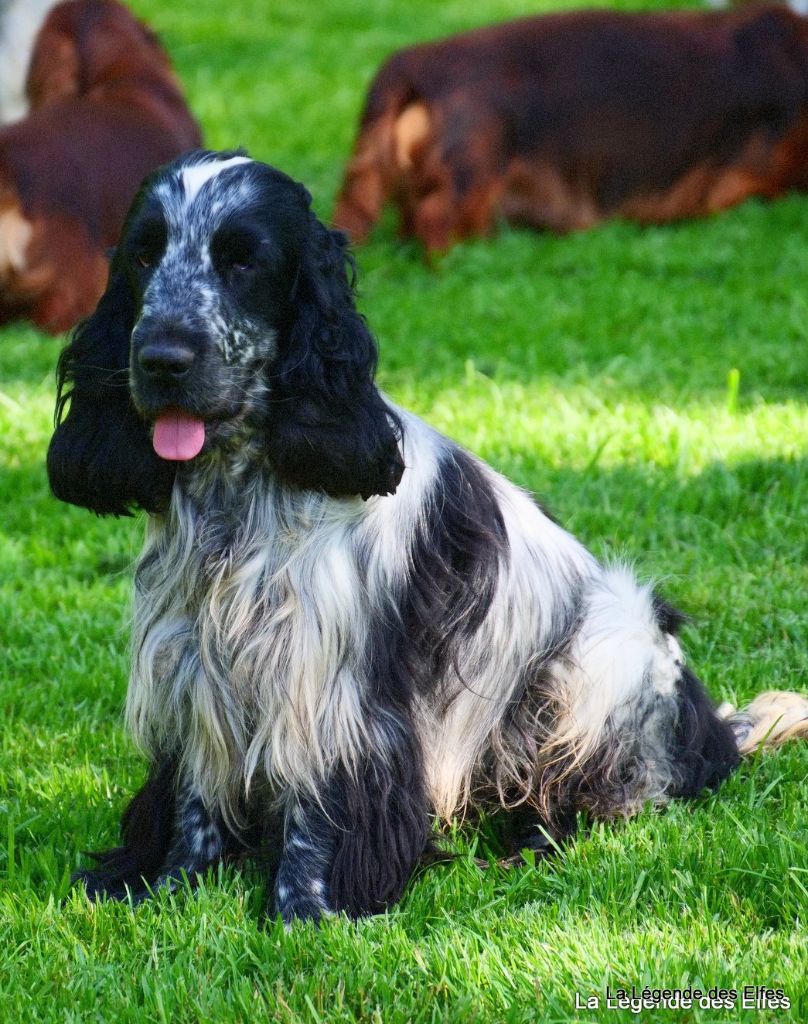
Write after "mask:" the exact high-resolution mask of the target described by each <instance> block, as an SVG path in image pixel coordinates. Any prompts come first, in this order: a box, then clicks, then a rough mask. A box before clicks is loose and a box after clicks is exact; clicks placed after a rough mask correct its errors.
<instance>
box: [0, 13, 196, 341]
mask: <svg viewBox="0 0 808 1024" xmlns="http://www.w3.org/2000/svg"><path fill="white" fill-rule="evenodd" d="M0 34H1V35H2V38H0V62H2V68H0V115H3V116H4V119H6V120H8V119H10V118H14V117H19V118H21V119H19V120H15V121H13V123H10V124H6V125H5V126H4V127H2V128H0V323H6V322H8V321H10V320H13V319H16V318H18V317H24V318H27V319H30V320H33V322H34V323H35V324H37V325H38V326H39V327H41V328H43V329H45V330H48V331H54V332H56V331H63V330H66V329H67V328H69V327H71V326H72V325H73V324H74V323H75V322H76V321H77V320H79V319H80V318H81V317H83V316H86V315H87V314H89V313H90V312H92V310H93V309H94V308H95V305H96V303H97V301H98V299H99V297H100V296H101V294H102V293H103V291H104V287H105V285H106V280H107V250H108V249H109V247H110V246H112V245H114V244H115V243H116V242H117V241H118V236H119V234H120V231H121V228H122V226H123V221H124V217H125V215H126V212H127V210H128V208H129V206H130V204H131V202H132V199H133V198H134V195H135V193H136V192H137V189H138V186H139V185H140V182H141V180H142V179H143V177H144V176H145V175H146V174H148V173H149V172H150V171H152V170H154V168H156V167H158V166H160V165H161V164H164V163H166V162H167V161H168V160H171V159H173V158H174V157H176V156H177V155H178V154H180V153H182V152H184V151H185V150H187V149H192V148H195V147H197V146H199V145H200V142H201V137H200V133H199V129H198V127H197V125H196V122H195V121H194V119H193V117H192V116H191V114H190V112H189V110H188V108H187V106H186V104H185V101H184V99H183V97H182V93H181V91H180V88H179V85H178V83H177V81H176V79H175V78H174V75H173V72H172V70H171V67H170V64H169V61H168V58H167V56H166V54H165V53H164V51H163V50H162V48H161V47H160V45H159V43H158V42H157V40H156V38H155V37H154V35H153V34H152V33H151V32H150V31H149V30H148V29H147V28H145V27H144V26H143V25H141V24H140V23H139V22H137V21H136V20H135V19H134V18H133V17H132V15H131V14H130V13H129V12H128V11H127V10H126V8H125V7H123V6H122V5H121V4H119V3H117V2H116V0H65V2H61V3H60V2H53V0H13V2H12V4H11V5H10V6H9V7H8V8H7V9H6V11H5V12H4V14H3V18H2V26H0Z"/></svg>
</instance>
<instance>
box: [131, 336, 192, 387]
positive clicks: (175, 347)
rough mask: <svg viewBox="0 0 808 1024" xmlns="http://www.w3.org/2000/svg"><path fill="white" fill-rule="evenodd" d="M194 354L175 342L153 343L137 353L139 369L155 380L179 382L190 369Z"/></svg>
mask: <svg viewBox="0 0 808 1024" xmlns="http://www.w3.org/2000/svg"><path fill="white" fill-rule="evenodd" d="M194 358H195V357H194V353H193V352H192V351H191V349H189V348H187V347H186V346H185V345H180V344H177V343H176V342H167V341H164V342H155V343H154V344H152V345H145V346H144V347H143V348H142V349H141V350H140V352H139V353H138V357H137V361H138V363H139V365H140V368H141V369H142V370H143V371H144V373H147V374H148V375H149V376H150V377H153V378H154V379H155V380H168V381H171V380H179V379H180V378H181V377H184V376H185V374H186V373H187V372H188V371H189V370H190V369H191V366H192V364H193V361H194Z"/></svg>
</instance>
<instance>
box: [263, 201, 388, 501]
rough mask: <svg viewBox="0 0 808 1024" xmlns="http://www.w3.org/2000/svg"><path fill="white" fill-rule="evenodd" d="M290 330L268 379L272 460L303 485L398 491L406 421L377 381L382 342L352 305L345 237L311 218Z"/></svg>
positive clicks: (351, 491)
mask: <svg viewBox="0 0 808 1024" xmlns="http://www.w3.org/2000/svg"><path fill="white" fill-rule="evenodd" d="M308 227H309V240H308V244H306V246H305V247H304V251H303V256H302V258H301V263H300V267H299V270H298V273H297V278H296V282H295V286H294V291H293V295H292V300H291V313H290V317H289V323H288V326H287V327H286V329H285V330H284V331H282V333H281V337H280V338H279V357H278V359H277V361H276V362H275V363H274V365H273V367H272V377H271V381H270V422H269V430H268V446H269V452H268V454H269V458H270V461H271V462H272V465H273V468H274V469H275V471H276V472H277V473H278V475H279V476H280V477H281V478H282V479H283V480H284V481H286V482H287V483H290V484H292V485H293V486H295V487H300V488H303V489H308V490H318V491H325V492H326V493H328V494H331V495H334V496H337V497H339V496H347V495H356V494H360V495H361V496H362V497H363V498H369V497H370V496H371V495H373V494H392V493H393V492H394V491H395V489H396V487H397V486H398V482H399V480H400V479H401V474H402V472H403V471H404V463H403V461H402V459H401V454H400V452H399V447H398V438H399V435H400V424H399V422H398V419H397V418H396V416H395V414H394V413H393V412H392V411H391V410H390V409H389V407H388V406H387V405H386V404H385V402H384V400H383V399H382V397H381V395H380V394H379V392H378V390H377V389H376V386H375V384H374V383H373V375H374V373H375V370H376V355H377V353H376V344H375V342H374V340H373V338H372V336H371V334H370V331H369V330H368V328H367V326H366V325H365V322H364V320H363V318H362V317H361V316H360V314H359V313H358V312H357V310H356V308H355V306H354V266H353V261H352V260H351V257H350V255H349V253H348V249H347V244H348V243H347V239H346V238H345V236H344V235H343V234H342V233H341V232H337V231H329V230H328V228H326V227H325V226H324V225H323V224H321V223H320V222H319V221H318V220H317V218H316V217H315V216H314V214H313V213H310V214H309V223H308Z"/></svg>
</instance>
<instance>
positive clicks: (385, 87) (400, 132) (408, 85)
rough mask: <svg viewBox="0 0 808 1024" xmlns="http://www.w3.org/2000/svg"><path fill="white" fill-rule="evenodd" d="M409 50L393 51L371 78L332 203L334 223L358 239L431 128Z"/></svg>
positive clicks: (422, 146) (423, 145) (364, 234)
mask: <svg viewBox="0 0 808 1024" xmlns="http://www.w3.org/2000/svg"><path fill="white" fill-rule="evenodd" d="M412 61H413V56H412V55H411V54H410V53H409V52H408V51H407V50H402V51H400V52H399V53H396V54H394V55H393V56H392V57H391V58H390V60H388V61H387V62H386V63H385V64H384V65H383V66H382V68H381V69H380V71H379V73H378V74H377V75H376V78H375V79H374V80H373V82H372V84H371V86H370V90H369V91H368V95H367V99H366V101H365V108H364V111H363V113H362V117H361V120H360V123H359V131H358V133H357V137H356V142H355V143H354V150H353V155H352V156H351V159H350V161H349V162H348V166H347V167H346V169H345V177H344V179H343V182H342V188H341V189H340V191H339V195H338V196H337V204H336V207H335V209H334V216H333V222H334V226H335V227H338V228H341V229H342V230H343V231H346V232H347V233H348V235H349V236H350V237H351V240H352V241H354V242H363V241H364V240H365V239H366V238H367V236H368V234H369V233H370V230H371V228H372V227H373V225H374V224H375V223H376V221H377V220H378V219H379V216H380V215H381V212H382V208H383V207H384V204H385V202H386V201H387V199H389V198H390V197H391V195H392V193H393V192H394V190H395V188H396V185H397V183H398V182H399V180H400V178H401V175H402V172H406V171H407V170H408V169H409V168H410V167H412V166H413V164H414V163H415V162H416V161H417V159H418V156H419V154H420V153H421V152H422V151H423V150H424V149H425V148H426V146H427V145H428V143H429V140H430V138H431V136H432V133H433V124H432V118H433V114H432V112H431V110H430V106H429V103H428V101H427V99H426V97H424V96H423V95H422V94H421V92H420V90H419V88H418V86H417V85H416V84H415V82H414V80H413V79H414V76H413V74H412V73H411V72H412V70H413V69H412V66H411V65H412Z"/></svg>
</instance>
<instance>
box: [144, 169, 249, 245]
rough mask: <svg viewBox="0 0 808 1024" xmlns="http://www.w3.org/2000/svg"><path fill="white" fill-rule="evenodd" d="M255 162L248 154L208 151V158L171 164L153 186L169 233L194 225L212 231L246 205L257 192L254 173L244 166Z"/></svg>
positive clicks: (181, 231) (179, 231) (178, 231)
mask: <svg viewBox="0 0 808 1024" xmlns="http://www.w3.org/2000/svg"><path fill="white" fill-rule="evenodd" d="M254 164H255V161H254V160H252V159H250V157H248V156H229V157H227V158H225V159H217V158H216V157H215V156H208V155H207V154H206V158H205V159H201V160H199V159H197V160H194V161H193V162H186V163H184V164H181V165H180V166H176V165H175V166H174V167H173V168H171V169H170V170H169V172H168V174H167V175H166V176H165V177H163V178H162V179H160V180H159V181H158V182H157V184H156V185H155V189H154V191H155V196H156V198H157V199H158V201H159V202H160V205H161V206H162V208H163V211H164V213H165V217H166V221H167V225H168V229H169V236H170V235H171V234H172V233H175V232H176V233H186V232H187V231H188V229H189V227H191V226H192V225H193V226H194V227H196V228H197V230H198V229H200V228H204V229H206V230H207V231H211V230H213V229H215V227H216V226H217V225H218V224H219V223H220V222H221V221H222V220H223V219H224V218H225V217H227V216H228V215H231V214H234V213H237V212H238V211H239V210H241V209H243V208H244V206H245V205H247V204H248V203H249V202H250V201H251V200H253V199H254V198H255V194H256V183H255V179H254V177H253V175H251V174H245V173H243V169H244V168H245V167H246V166H247V165H254ZM239 169H240V171H239Z"/></svg>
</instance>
